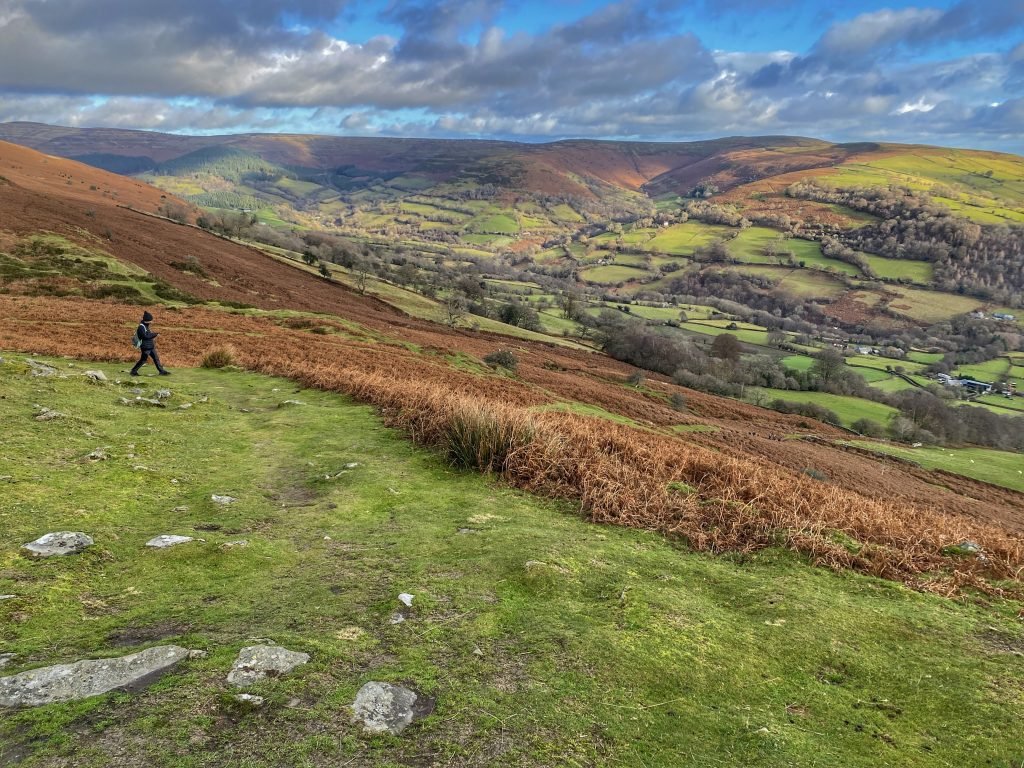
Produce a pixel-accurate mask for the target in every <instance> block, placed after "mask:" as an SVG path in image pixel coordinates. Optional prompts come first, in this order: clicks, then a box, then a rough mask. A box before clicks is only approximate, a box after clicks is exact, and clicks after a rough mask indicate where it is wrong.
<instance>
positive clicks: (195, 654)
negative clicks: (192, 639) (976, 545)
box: [188, 650, 210, 661]
mask: <svg viewBox="0 0 1024 768" xmlns="http://www.w3.org/2000/svg"><path fill="white" fill-rule="evenodd" d="M209 655H210V654H209V653H208V652H206V651H199V650H196V651H189V652H188V657H189V659H190V660H192V661H195V660H196V659H205V658H207V657H208V656H209Z"/></svg>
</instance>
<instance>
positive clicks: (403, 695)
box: [352, 681, 434, 736]
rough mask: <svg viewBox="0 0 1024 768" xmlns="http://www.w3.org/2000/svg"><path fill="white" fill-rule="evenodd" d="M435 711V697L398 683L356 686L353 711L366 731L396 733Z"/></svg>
mask: <svg viewBox="0 0 1024 768" xmlns="http://www.w3.org/2000/svg"><path fill="white" fill-rule="evenodd" d="M433 711H434V700H433V699H431V698H430V697H426V696H421V695H419V694H418V693H416V691H413V690H410V689H409V688H405V687H403V686H401V685H392V684H391V683H381V682H377V681H371V682H369V683H367V684H366V685H364V686H363V687H362V688H360V689H359V693H357V694H356V700H355V701H354V702H353V703H352V714H353V716H354V718H355V720H356V721H358V722H361V723H362V724H363V730H364V731H366V732H367V733H390V734H392V735H394V736H397V735H398V734H400V733H401V732H402V731H404V730H405V729H406V728H408V727H409V725H410V724H412V722H413V721H414V720H419V719H421V718H424V717H426V716H427V715H429V714H430V713H431V712H433Z"/></svg>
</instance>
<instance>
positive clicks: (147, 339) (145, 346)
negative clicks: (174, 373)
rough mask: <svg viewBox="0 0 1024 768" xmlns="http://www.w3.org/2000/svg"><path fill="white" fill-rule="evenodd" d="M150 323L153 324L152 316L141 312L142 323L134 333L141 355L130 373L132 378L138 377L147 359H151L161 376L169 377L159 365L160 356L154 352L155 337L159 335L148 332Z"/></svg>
mask: <svg viewBox="0 0 1024 768" xmlns="http://www.w3.org/2000/svg"><path fill="white" fill-rule="evenodd" d="M152 322H153V315H151V314H150V313H149V311H146V312H143V313H142V322H141V323H139V327H138V328H137V329H136V331H135V335H136V337H138V339H139V342H140V343H139V345H138V347H139V351H140V352H141V353H142V356H141V357H140V358H139V362H137V363H136V364H135V367H134V368H132V373H131V375H132V376H138V375H139V368H141V367H142V366H144V365H145V364H146V360H147V359H148V358H152V359H153V365H155V366H156V369H157V370H158V371H160V375H161V376H170V375H171V372H170V371H168V370H166V369H165V368H164V367H163V366H162V365H161V364H160V355H159V354H157V351H156V337H157V336H159V335H160V334H159V333H153V332H152V331H150V330H149V324H150V323H152Z"/></svg>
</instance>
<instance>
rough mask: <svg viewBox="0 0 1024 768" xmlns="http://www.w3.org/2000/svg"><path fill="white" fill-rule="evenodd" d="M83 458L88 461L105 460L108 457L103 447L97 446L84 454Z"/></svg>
mask: <svg viewBox="0 0 1024 768" xmlns="http://www.w3.org/2000/svg"><path fill="white" fill-rule="evenodd" d="M85 458H87V459H88V460H89V461H106V460H107V459H108V458H109V457H108V456H107V452H106V451H105V450H104V449H103V448H97V449H96V450H95V451H93V452H92V453H88V454H86V456H85Z"/></svg>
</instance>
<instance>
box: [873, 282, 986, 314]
mask: <svg viewBox="0 0 1024 768" xmlns="http://www.w3.org/2000/svg"><path fill="white" fill-rule="evenodd" d="M887 290H889V291H892V292H894V293H896V294H898V295H897V297H896V298H893V299H892V300H891V301H890V302H889V309H890V310H892V311H894V312H896V313H898V314H901V315H906V316H907V317H909V318H912V319H914V320H920V321H921V322H924V323H938V322H941V321H942V320H948V319H949V318H951V317H953V315H963V314H966V313H968V312H972V311H974V310H975V309H978V308H979V307H981V306H982V304H983V302H982V301H981V300H980V299H974V298H971V297H970V296H957V295H955V294H952V293H939V292H938V291H924V290H919V289H917V288H905V287H903V286H895V285H894V286H887Z"/></svg>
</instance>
